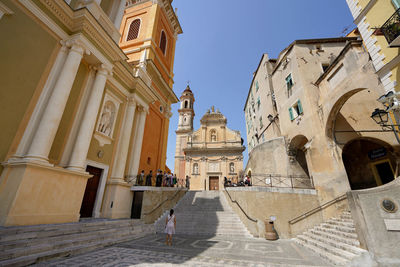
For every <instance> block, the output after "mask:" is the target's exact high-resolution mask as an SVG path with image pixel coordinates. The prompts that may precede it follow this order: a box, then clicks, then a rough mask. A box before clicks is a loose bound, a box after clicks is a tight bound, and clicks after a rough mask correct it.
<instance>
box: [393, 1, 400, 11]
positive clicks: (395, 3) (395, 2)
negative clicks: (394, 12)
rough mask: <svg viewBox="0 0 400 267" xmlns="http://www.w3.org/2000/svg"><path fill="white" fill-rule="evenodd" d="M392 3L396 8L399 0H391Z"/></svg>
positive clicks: (399, 3)
mask: <svg viewBox="0 0 400 267" xmlns="http://www.w3.org/2000/svg"><path fill="white" fill-rule="evenodd" d="M392 3H393V5H394V6H395V8H396V9H398V8H400V0H392Z"/></svg>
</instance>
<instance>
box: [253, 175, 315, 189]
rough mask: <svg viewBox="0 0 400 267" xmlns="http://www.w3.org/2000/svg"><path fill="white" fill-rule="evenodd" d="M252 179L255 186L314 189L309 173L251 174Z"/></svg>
mask: <svg viewBox="0 0 400 267" xmlns="http://www.w3.org/2000/svg"><path fill="white" fill-rule="evenodd" d="M250 180H251V184H252V185H253V186H261V187H282V188H299V189H314V182H313V179H312V177H308V176H307V175H281V174H251V178H250Z"/></svg>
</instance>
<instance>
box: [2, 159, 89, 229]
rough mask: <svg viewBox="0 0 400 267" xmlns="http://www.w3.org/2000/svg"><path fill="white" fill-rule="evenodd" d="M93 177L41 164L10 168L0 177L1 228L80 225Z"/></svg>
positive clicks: (17, 165) (9, 165) (17, 163)
mask: <svg viewBox="0 0 400 267" xmlns="http://www.w3.org/2000/svg"><path fill="white" fill-rule="evenodd" d="M90 177H91V175H89V174H88V173H86V172H77V171H70V170H66V169H63V168H60V167H53V166H48V165H41V164H38V163H30V162H15V163H8V164H6V165H5V168H4V170H3V172H2V175H1V177H0V225H2V226H11V225H34V224H52V223H67V222H76V221H78V220H79V217H80V214H79V212H80V208H81V204H82V199H83V195H84V193H85V189H86V183H87V179H88V178H90Z"/></svg>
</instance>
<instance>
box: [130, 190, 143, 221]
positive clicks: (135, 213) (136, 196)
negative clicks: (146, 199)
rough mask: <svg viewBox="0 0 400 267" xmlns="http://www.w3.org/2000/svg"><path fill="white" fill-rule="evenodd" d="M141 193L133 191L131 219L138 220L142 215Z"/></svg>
mask: <svg viewBox="0 0 400 267" xmlns="http://www.w3.org/2000/svg"><path fill="white" fill-rule="evenodd" d="M142 202H143V191H135V192H134V193H133V201H132V209H131V218H132V219H140V216H141V214H142Z"/></svg>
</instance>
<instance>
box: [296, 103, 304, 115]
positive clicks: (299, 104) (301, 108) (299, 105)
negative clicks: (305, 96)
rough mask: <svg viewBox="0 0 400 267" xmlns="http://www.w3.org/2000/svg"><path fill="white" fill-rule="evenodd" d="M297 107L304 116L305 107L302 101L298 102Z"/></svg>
mask: <svg viewBox="0 0 400 267" xmlns="http://www.w3.org/2000/svg"><path fill="white" fill-rule="evenodd" d="M297 107H298V108H299V115H300V114H303V106H302V105H301V102H300V100H297Z"/></svg>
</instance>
